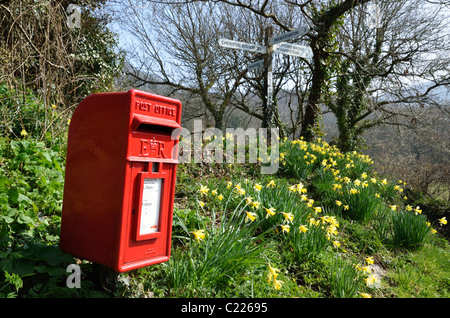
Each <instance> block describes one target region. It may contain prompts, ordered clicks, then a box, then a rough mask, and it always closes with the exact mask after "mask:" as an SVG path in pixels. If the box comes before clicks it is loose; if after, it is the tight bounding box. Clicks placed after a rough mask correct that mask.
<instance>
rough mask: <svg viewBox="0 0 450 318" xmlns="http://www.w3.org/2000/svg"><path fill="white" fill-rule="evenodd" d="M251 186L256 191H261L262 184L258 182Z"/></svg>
mask: <svg viewBox="0 0 450 318" xmlns="http://www.w3.org/2000/svg"><path fill="white" fill-rule="evenodd" d="M253 188H255V190H256V191H261V189H262V185H260V184H259V183H257V184H255V186H254V187H253Z"/></svg>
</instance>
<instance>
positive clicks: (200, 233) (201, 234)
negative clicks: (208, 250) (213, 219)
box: [191, 230, 206, 242]
mask: <svg viewBox="0 0 450 318" xmlns="http://www.w3.org/2000/svg"><path fill="white" fill-rule="evenodd" d="M191 233H192V234H194V237H195V239H196V240H197V242H200V241H201V240H203V239H204V238H205V236H206V234H205V230H196V231H194V232H191Z"/></svg>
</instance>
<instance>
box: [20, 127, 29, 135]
mask: <svg viewBox="0 0 450 318" xmlns="http://www.w3.org/2000/svg"><path fill="white" fill-rule="evenodd" d="M20 134H21V135H22V136H24V137H25V136H27V135H28V133H27V131H26V130H25V128H24V129H22V131H21V132H20Z"/></svg>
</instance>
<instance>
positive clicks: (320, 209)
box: [314, 206, 322, 213]
mask: <svg viewBox="0 0 450 318" xmlns="http://www.w3.org/2000/svg"><path fill="white" fill-rule="evenodd" d="M314 211H315V212H317V213H320V212H322V208H321V207H320V206H316V207H314Z"/></svg>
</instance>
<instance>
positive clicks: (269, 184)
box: [266, 180, 275, 188]
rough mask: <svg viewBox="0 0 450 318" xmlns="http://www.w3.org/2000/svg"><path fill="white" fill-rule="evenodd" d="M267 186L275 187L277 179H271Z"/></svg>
mask: <svg viewBox="0 0 450 318" xmlns="http://www.w3.org/2000/svg"><path fill="white" fill-rule="evenodd" d="M266 187H268V188H273V187H275V181H273V180H270V181H269V183H268V184H267V185H266Z"/></svg>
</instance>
